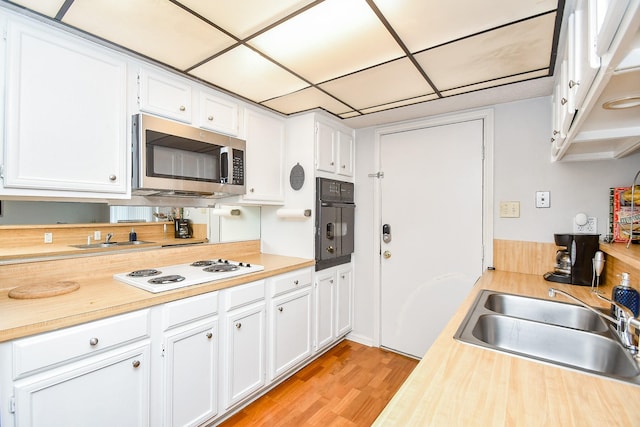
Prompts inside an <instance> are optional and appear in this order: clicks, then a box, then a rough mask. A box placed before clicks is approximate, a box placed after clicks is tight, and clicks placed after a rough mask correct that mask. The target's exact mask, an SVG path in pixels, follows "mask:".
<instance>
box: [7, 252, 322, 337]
mask: <svg viewBox="0 0 640 427" xmlns="http://www.w3.org/2000/svg"><path fill="white" fill-rule="evenodd" d="M219 246H220V245H195V246H193V247H188V248H164V249H158V250H156V251H154V250H150V251H143V252H141V253H139V254H136V255H133V256H132V255H131V254H118V255H111V256H109V255H107V256H105V257H103V258H100V257H92V258H82V259H81V260H82V261H80V262H82V263H84V264H86V263H89V262H94V263H95V262H100V263H101V264H102V266H101V268H102V269H101V270H99V271H98V272H97V273H90V272H85V273H83V274H79V275H78V274H77V273H76V276H73V277H71V279H70V280H74V281H77V282H78V283H79V284H80V289H78V290H77V291H74V292H72V293H69V294H65V295H58V296H54V297H49V298H41V299H29V300H19V299H12V298H9V297H8V292H9V290H10V289H12V288H13V287H15V286H16V285H19V284H21V282H22V281H27V282H31V281H32V280H31V278H30V277H29V276H30V275H34V277H36V278H37V277H38V276H37V273H34V271H35V270H37V269H39V268H41V267H42V266H45V267H47V268H45V269H48V267H50V266H52V265H53V266H56V265H60V267H58V268H59V269H60V271H48V272H45V273H46V274H47V277H50V278H51V279H50V280H52V281H55V280H60V279H61V278H63V277H64V270H65V269H68V268H69V265H70V263H75V265H76V269H77V270H78V271H79V270H81V269H82V268H78V267H77V265H78V262H79V260H78V259H75V260H62V261H58V262H57V263H55V261H49V262H45V263H42V262H41V263H38V262H35V263H30V264H25V265H24V266H14V265H8V266H3V267H2V269H0V282H4V283H0V284H1V285H4V286H0V288H2V287H4V289H0V342H3V341H8V340H12V339H15V338H20V337H24V336H28V335H33V334H37V333H41V332H46V331H51V330H55V329H59V328H63V327H67V326H73V325H77V324H80V323H84V322H88V321H91V320H96V319H101V318H105V317H109V316H113V315H117V314H122V313H126V312H129V311H133V310H138V309H142V308H146V307H151V306H154V305H158V304H163V303H166V302H170V301H175V300H178V299H181V298H185V297H190V296H194V295H199V294H202V293H206V292H211V291H216V290H220V289H224V288H228V287H231V286H236V285H239V284H242V283H248V282H251V281H254V280H259V279H264V278H267V277H270V276H274V275H277V274H282V273H285V272H288V271H292V270H296V269H299V268H303V267H310V266H313V265H314V264H315V261H314V260H310V259H303V258H295V257H284V256H278V255H268V254H262V253H259V252H253V253H244V252H238V253H240V256H241V257H242V258H241V260H242V261H244V262H250V263H252V264H259V265H264V267H265V268H264V271H260V272H256V273H251V274H246V275H243V276H239V277H236V278H232V279H228V280H220V281H216V282H210V283H206V284H202V285H194V286H188V287H185V288H181V289H175V290H171V291H166V292H161V293H156V294H154V293H151V292H147V291H144V290H141V289H138V288H136V287H133V286H129V285H127V284H125V283H122V282H119V281H117V280H115V279H113V278H112V275H113V274H115V273H121V272H123V271H131V270H132V269H135V268H133V267H132V266H133V265H139V266H140V267H138V268H149V267H151V266H152V265H156V266H162V265H172V264H180V263H184V262H192V261H193V260H198V259H209V258H218V257H220V256H221V255H220V254H221V253H225V252H224V251H225V248H227V247H228V245H227V246H224V245H222V248H221V249H216V248H218V247H219ZM236 246H237V245H236ZM216 251H217V252H216ZM221 251H222V252H221ZM165 254H166V255H165ZM133 257H138V259H139V261H135V260H133V261H132V260H131V258H133ZM162 257H164V258H162ZM205 257H206V258H205ZM94 258H95V259H94ZM226 258H229V259H234V258H233V257H232V256H231V255H227V256H226ZM189 260H191V261H189ZM17 268H22V269H23V270H20V272H19V274H16V270H15V269H17ZM7 269H10V270H9V271H7ZM18 275H19V276H21V277H22V280H21V279H20V278H19V277H16V276H18ZM12 280H13V281H15V283H13V284H11V283H9V282H10V281H12Z"/></svg>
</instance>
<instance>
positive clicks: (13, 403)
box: [9, 396, 16, 414]
mask: <svg viewBox="0 0 640 427" xmlns="http://www.w3.org/2000/svg"><path fill="white" fill-rule="evenodd" d="M9 413H11V414H15V413H16V398H15V397H13V396H11V399H9Z"/></svg>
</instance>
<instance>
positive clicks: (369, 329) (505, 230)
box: [351, 97, 640, 343]
mask: <svg viewBox="0 0 640 427" xmlns="http://www.w3.org/2000/svg"><path fill="white" fill-rule="evenodd" d="M492 108H493V109H494V112H495V115H494V124H495V129H494V136H495V139H494V189H493V191H494V212H495V214H494V215H495V217H494V238H496V239H506V240H524V241H534V242H553V234H554V233H563V232H571V231H572V220H573V217H574V216H575V214H576V213H578V212H585V213H587V214H588V215H589V216H595V217H597V219H598V232H600V233H603V234H605V233H606V232H607V221H608V216H609V215H608V213H609V190H608V189H609V187H613V186H623V185H631V182H632V180H633V177H634V175H635V173H636V172H637V171H638V169H640V153H636V154H634V155H632V156H628V157H626V158H624V159H619V160H610V161H597V162H574V163H570V162H558V163H551V161H550V157H551V156H550V145H549V136H550V129H551V110H550V108H551V101H550V99H549V98H548V97H544V98H534V99H528V100H523V101H518V102H512V103H507V104H499V105H495V106H493V107H492ZM374 135H375V128H366V129H360V130H358V131H357V132H356V152H357V153H358V155H357V156H356V171H357V174H356V190H355V191H356V206H357V208H356V228H355V236H356V247H355V254H354V261H355V262H354V264H355V269H356V272H355V287H354V292H355V306H354V313H355V317H354V330H353V332H352V335H351V336H352V337H353V338H354V339H356V340H358V341H361V342H364V343H368V342H371V341H372V337H373V318H374V317H373V316H374V313H373V310H374V306H373V292H372V287H373V271H374V270H373V269H374V268H378V265H377V263H374V262H373V260H374V259H375V258H374V253H375V252H376V248H377V247H378V242H377V239H378V236H377V226H376V225H375V224H373V212H374V208H375V207H374V206H373V188H374V187H373V183H374V179H375V178H369V177H368V176H367V175H368V174H369V173H374V172H376V168H375V162H374V159H375V153H374V152H373V151H374V150H373V145H374ZM540 190H545V191H550V193H551V207H550V208H548V209H537V208H535V192H536V191H540ZM400 191H405V192H407V194H408V195H409V196H410V195H411V190H410V188H404V189H401V190H400ZM501 200H503V201H520V218H499V217H497V216H498V215H499V203H500V201H501Z"/></svg>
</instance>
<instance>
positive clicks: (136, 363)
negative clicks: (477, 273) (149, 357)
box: [131, 360, 140, 368]
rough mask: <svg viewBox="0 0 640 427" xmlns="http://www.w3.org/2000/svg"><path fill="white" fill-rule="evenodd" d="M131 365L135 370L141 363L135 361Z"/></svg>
mask: <svg viewBox="0 0 640 427" xmlns="http://www.w3.org/2000/svg"><path fill="white" fill-rule="evenodd" d="M131 364H132V365H133V367H134V368H138V367H140V361H139V360H134V361H133V362H131Z"/></svg>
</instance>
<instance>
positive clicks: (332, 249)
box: [327, 246, 335, 254]
mask: <svg viewBox="0 0 640 427" xmlns="http://www.w3.org/2000/svg"><path fill="white" fill-rule="evenodd" d="M334 251H335V249H334V247H333V246H329V247H328V248H327V252H329V253H330V254H332V253H333V252H334Z"/></svg>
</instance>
